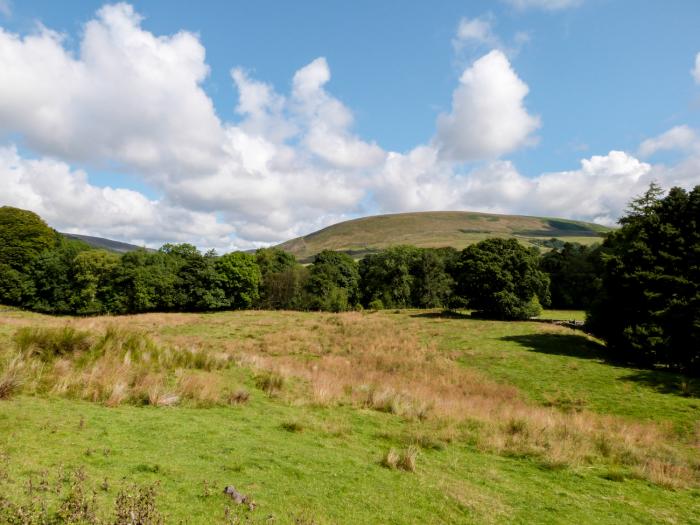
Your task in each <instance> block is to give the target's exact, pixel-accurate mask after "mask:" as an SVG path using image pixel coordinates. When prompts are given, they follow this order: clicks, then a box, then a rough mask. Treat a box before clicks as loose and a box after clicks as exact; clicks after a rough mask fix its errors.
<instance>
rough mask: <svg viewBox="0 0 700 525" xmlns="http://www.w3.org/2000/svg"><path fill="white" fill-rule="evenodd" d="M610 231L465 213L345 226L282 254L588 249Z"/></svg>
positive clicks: (293, 243)
mask: <svg viewBox="0 0 700 525" xmlns="http://www.w3.org/2000/svg"><path fill="white" fill-rule="evenodd" d="M607 231H609V229H608V228H605V227H603V226H600V225H597V224H591V223H584V222H577V221H570V220H565V219H553V218H544V217H526V216H520V215H496V214H487V213H473V212H460V211H444V212H418V213H399V214H393V215H377V216H374V217H364V218H361V219H355V220H351V221H346V222H341V223H338V224H334V225H333V226H329V227H328V228H324V229H322V230H319V231H317V232H315V233H311V234H309V235H306V236H304V237H299V238H297V239H292V240H290V241H287V242H285V243H282V244H281V245H279V247H280V248H282V249H284V250H286V251H289V252H290V253H293V254H294V255H295V256H296V257H297V258H299V259H302V260H305V259H308V258H309V257H312V256H313V255H315V254H316V253H318V252H320V251H321V250H339V251H346V252H349V253H352V254H355V255H358V256H361V255H363V254H366V253H371V252H374V251H377V250H380V249H383V248H387V247H389V246H393V245H397V244H412V245H414V246H419V247H423V248H440V247H444V246H452V247H454V248H457V249H460V250H461V249H463V248H464V247H466V246H468V245H469V244H473V243H475V242H479V241H482V240H484V239H487V238H489V237H515V238H517V239H519V240H521V241H522V242H523V243H525V244H528V245H535V246H539V245H541V243H542V241H545V240H547V239H551V238H557V239H562V240H565V241H570V242H579V243H582V244H593V243H595V242H600V240H601V234H602V233H605V232H607Z"/></svg>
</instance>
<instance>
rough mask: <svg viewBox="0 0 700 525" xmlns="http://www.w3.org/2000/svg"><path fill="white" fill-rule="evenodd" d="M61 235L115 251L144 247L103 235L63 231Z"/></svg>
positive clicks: (92, 246) (130, 250)
mask: <svg viewBox="0 0 700 525" xmlns="http://www.w3.org/2000/svg"><path fill="white" fill-rule="evenodd" d="M61 235H63V236H64V237H67V238H68V239H75V240H78V241H83V242H84V243H85V244H87V245H89V246H90V247H91V248H99V249H102V250H107V251H108V252H114V253H127V252H133V251H134V250H139V249H141V248H142V247H141V246H136V245H135V244H129V243H126V242H121V241H113V240H112V239H104V238H102V237H93V236H91V235H78V234H77V233H61Z"/></svg>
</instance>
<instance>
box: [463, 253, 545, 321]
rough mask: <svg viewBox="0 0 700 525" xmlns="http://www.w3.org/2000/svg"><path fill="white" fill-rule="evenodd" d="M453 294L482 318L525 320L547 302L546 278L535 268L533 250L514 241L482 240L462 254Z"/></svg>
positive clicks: (536, 264)
mask: <svg viewBox="0 0 700 525" xmlns="http://www.w3.org/2000/svg"><path fill="white" fill-rule="evenodd" d="M457 293H458V294H459V295H461V296H462V297H466V298H467V301H468V304H469V306H470V307H471V308H474V309H476V310H478V311H479V312H480V313H481V314H482V315H484V316H487V317H492V318H495V319H527V318H529V317H532V316H535V315H537V314H539V312H540V309H541V307H540V304H548V303H549V278H548V277H547V275H546V274H545V273H544V272H542V271H541V270H540V269H539V267H538V252H537V249H536V248H532V249H528V248H525V247H524V246H522V245H521V244H520V243H519V242H518V241H517V240H515V239H486V240H484V241H481V242H479V243H476V244H472V245H471V246H467V247H466V248H465V249H464V250H463V251H462V254H461V257H460V260H459V266H458V270H457Z"/></svg>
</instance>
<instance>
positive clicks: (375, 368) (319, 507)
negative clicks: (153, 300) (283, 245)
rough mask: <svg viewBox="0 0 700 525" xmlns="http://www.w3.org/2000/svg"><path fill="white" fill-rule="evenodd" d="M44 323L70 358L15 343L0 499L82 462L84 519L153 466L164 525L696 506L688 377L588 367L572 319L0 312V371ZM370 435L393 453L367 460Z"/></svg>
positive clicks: (687, 518) (642, 512)
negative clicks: (249, 502)
mask: <svg viewBox="0 0 700 525" xmlns="http://www.w3.org/2000/svg"><path fill="white" fill-rule="evenodd" d="M559 315H561V312H550V313H549V314H547V313H545V317H552V318H558V316H559ZM579 315H580V314H577V313H575V312H567V313H566V316H567V317H568V316H574V317H572V318H575V317H576V316H579ZM65 326H70V327H73V328H75V329H76V330H77V332H70V333H71V334H73V335H71V336H70V337H72V338H73V341H74V343H71V344H73V345H74V346H75V347H76V348H79V350H78V352H79V353H80V356H82V357H80V356H78V357H73V356H71V355H64V356H63V357H60V358H56V359H55V360H53V361H50V362H49V364H48V365H47V364H44V365H40V366H39V367H35V368H32V367H33V366H35V365H36V362H33V361H31V360H25V362H24V365H23V366H25V367H27V368H28V369H31V370H32V374H28V375H26V376H24V379H23V382H22V384H21V385H20V386H18V387H17V389H18V390H17V391H16V392H15V393H14V395H13V396H11V397H9V399H5V400H0V502H2V496H5V497H8V498H10V500H11V501H15V502H22V501H25V500H26V499H27V498H28V497H29V496H27V492H28V489H27V487H28V486H30V485H29V479H32V484H31V486H32V487H34V488H33V490H34V492H33V494H34V496H33V497H34V498H44V499H46V500H47V501H49V502H50V503H49V505H50V506H51V505H53V506H56V507H57V506H58V505H59V502H58V501H57V499H56V498H57V496H55V495H54V494H55V490H56V489H61V488H64V489H66V490H67V488H68V487H69V486H70V482H71V481H70V480H71V476H70V473H72V472H74V471H75V470H76V469H78V468H83V469H84V472H85V476H86V481H85V483H86V484H87V486H88V487H90V488H91V489H92V488H94V489H95V491H96V506H97V508H98V509H99V513H102V514H105V513H106V512H107V511H108V509H110V508H111V507H112V506H113V505H114V501H115V498H116V494H117V492H118V491H119V489H120V487H122V486H123V485H124V484H125V483H127V482H135V483H138V484H141V485H143V484H150V483H153V482H158V484H159V485H158V487H157V503H158V508H159V509H160V510H161V511H162V512H163V513H164V514H165V515H166V517H167V523H178V522H180V521H182V522H186V523H192V524H198V523H202V524H208V523H239V522H240V523H303V524H310V523H348V524H350V523H352V524H355V523H523V524H525V523H611V524H613V523H614V524H617V523H698V522H700V506H698V504H697V503H698V501H700V489H699V485H698V483H699V474H700V464H699V462H698V445H699V444H700V426H699V425H698V420H699V419H700V417H699V416H700V400H699V399H698V397H697V396H698V390H697V385H696V384H694V383H692V382H690V381H688V380H686V379H684V378H683V377H681V376H677V375H674V374H668V373H662V372H650V371H644V370H637V369H632V368H626V367H620V366H614V365H612V364H609V363H607V362H606V361H605V360H604V355H605V352H604V347H603V346H602V345H600V344H599V343H598V342H597V341H596V340H595V339H592V338H590V337H587V336H586V335H584V334H582V333H581V332H577V331H573V330H570V329H567V328H562V327H558V326H555V325H550V324H545V323H538V322H512V323H505V322H497V321H484V320H475V319H470V318H468V317H462V316H459V315H451V316H446V315H443V314H442V313H441V312H439V311H419V310H408V311H380V312H375V313H370V312H364V313H354V312H353V313H345V314H325V313H303V312H256V311H242V312H225V313H213V314H146V315H139V316H127V317H118V318H110V317H98V318H82V319H79V318H56V317H48V316H42V315H38V314H30V313H26V312H20V311H3V312H0V362H2V363H3V365H2V366H3V367H4V368H3V370H4V372H3V373H2V374H0V385H1V384H2V380H3V378H5V379H6V378H7V370H8V362H9V361H8V360H9V359H10V358H11V357H12V356H14V355H16V353H17V344H16V343H15V342H13V340H14V338H15V337H16V334H18V333H23V334H24V337H25V340H26V341H30V342H31V341H34V343H32V344H35V345H37V344H40V343H41V341H42V339H41V338H42V337H44V338H46V337H48V335H47V334H49V335H50V334H54V333H59V332H52V331H51V329H60V330H62V329H63V327H65ZM23 327H34V328H40V330H39V331H35V332H26V331H25V332H21V329H22V328H23ZM41 329H49V330H48V331H47V330H41ZM60 333H62V334H64V335H63V336H62V337H63V339H61V341H62V342H60V345H63V346H60V345H59V347H60V348H65V347H66V345H68V344H69V343H67V342H66V341H68V339H69V338H70V337H69V336H68V335H65V334H66V333H67V332H60ZM76 334H78V335H76ZM80 334H83V335H84V336H85V339H81V337H82V335H80ZM26 341H25V342H26ZM37 341H38V342H37ZM52 341H53V340H52ZM27 344H29V343H27ZM41 344H43V343H41ZM52 344H53V343H52ZM56 344H58V343H56ZM27 348H31V346H28V347H27ZM36 348H38V347H36ZM57 348H58V347H57ZM183 356H184V357H183ZM106 364H110V366H108V367H107V366H105V365H106ZM119 385H121V386H119ZM98 387H99V388H98ZM173 393H178V395H179V397H180V401H179V402H177V403H170V402H168V401H167V400H168V399H171V398H170V397H168V396H170V395H171V394H173ZM244 393H245V394H247V396H248V397H247V398H246V396H245V395H243V394H244ZM161 402H162V404H164V405H171V406H152V405H156V404H160V403H161ZM144 403H146V405H144ZM149 403H150V404H149ZM109 405H111V406H109ZM391 449H394V450H395V451H396V452H397V453H398V454H399V455H401V454H406V453H408V455H410V456H412V457H414V459H415V470H414V471H411V468H407V469H406V470H403V469H402V468H389V467H387V466H383V464H382V463H386V462H387V461H389V464H390V465H392V464H394V463H392V462H391V460H390V459H389V460H388V459H387V458H389V455H388V452H389V451H390V450H391ZM414 454H415V456H413V455H414ZM408 466H409V467H410V461H409V462H408ZM228 484H233V485H235V486H236V487H237V488H238V489H239V490H241V491H242V492H243V493H246V494H250V495H251V496H252V497H253V499H255V501H256V503H257V504H258V507H257V508H256V509H255V510H253V511H248V510H247V509H246V508H244V507H243V506H235V505H232V503H230V500H228V501H227V500H226V499H225V496H224V495H223V494H221V490H222V489H223V487H224V486H225V485H228ZM41 487H46V490H44V489H42V488H41ZM42 491H43V492H42ZM0 508H2V505H0ZM227 508H229V509H230V510H229V511H228V515H227V517H226V520H225V519H224V518H225V513H226V509H227ZM236 520H239V521H236ZM246 520H249V521H246Z"/></svg>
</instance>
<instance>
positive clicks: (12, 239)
mask: <svg viewBox="0 0 700 525" xmlns="http://www.w3.org/2000/svg"><path fill="white" fill-rule="evenodd" d="M58 241H59V236H58V235H57V234H56V232H55V231H54V230H52V229H51V228H49V227H48V226H47V224H46V223H45V222H44V221H43V220H42V219H41V217H39V216H38V215H37V214H36V213H33V212H31V211H27V210H20V209H19V208H12V207H10V206H2V207H0V264H4V265H7V266H9V267H11V268H14V269H15V270H19V271H24V270H25V269H26V268H27V267H28V266H29V264H30V263H31V262H32V261H33V260H34V259H36V258H37V257H38V256H39V254H40V253H41V252H43V251H44V250H48V249H49V248H53V247H55V246H56V244H57V243H58Z"/></svg>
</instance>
